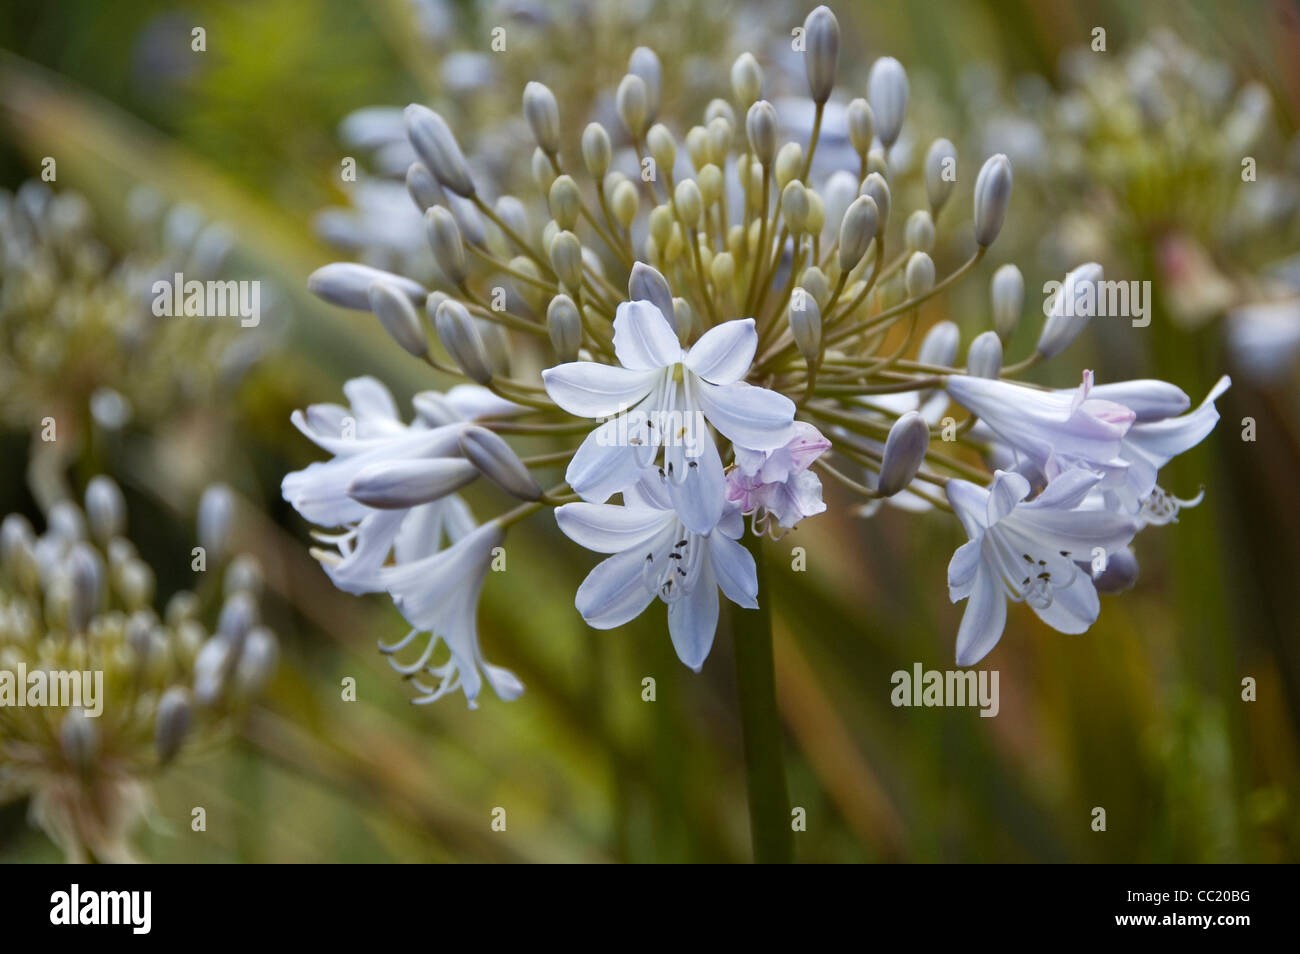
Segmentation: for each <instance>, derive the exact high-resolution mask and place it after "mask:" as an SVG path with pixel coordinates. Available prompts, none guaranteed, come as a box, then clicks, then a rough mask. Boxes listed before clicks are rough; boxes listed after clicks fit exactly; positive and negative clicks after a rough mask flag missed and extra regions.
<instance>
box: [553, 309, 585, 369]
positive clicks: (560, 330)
mask: <svg viewBox="0 0 1300 954" xmlns="http://www.w3.org/2000/svg"><path fill="white" fill-rule="evenodd" d="M546 333H547V334H548V335H549V336H550V338H551V346H552V347H553V348H554V349H555V356H556V357H557V358H559V359H560V361H562V362H565V361H577V360H578V349H579V348H580V347H581V346H582V316H581V315H580V314H578V306H577V305H575V304H574V303H573V299H572V298H570V297H569V296H568V295H556V296H555V297H554V298H552V299H551V303H550V305H548V306H547V308H546Z"/></svg>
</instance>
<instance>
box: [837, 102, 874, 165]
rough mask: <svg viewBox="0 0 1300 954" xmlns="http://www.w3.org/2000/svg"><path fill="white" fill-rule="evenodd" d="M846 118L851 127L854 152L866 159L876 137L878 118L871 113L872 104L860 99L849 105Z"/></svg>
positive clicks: (851, 141)
mask: <svg viewBox="0 0 1300 954" xmlns="http://www.w3.org/2000/svg"><path fill="white" fill-rule="evenodd" d="M844 118H845V122H846V123H847V124H848V127H849V142H850V143H851V144H852V145H853V151H854V152H856V153H857V154H858V155H859V156H861V157H862V158H864V159H865V158H866V156H867V153H869V152H870V151H871V143H872V140H874V139H875V137H876V117H875V115H874V114H873V113H872V112H871V106H870V104H869V103H868V102H867V101H866V100H865V99H862V98H861V97H858V98H857V99H855V100H853V101H852V102H850V103H849V105H848V107H847V108H846V109H845V111H844Z"/></svg>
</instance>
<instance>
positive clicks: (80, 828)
mask: <svg viewBox="0 0 1300 954" xmlns="http://www.w3.org/2000/svg"><path fill="white" fill-rule="evenodd" d="M229 502H230V494H229V491H228V490H226V489H225V488H223V487H221V486H220V485H217V486H214V487H213V488H210V489H209V490H208V491H207V492H206V493H205V496H204V499H203V501H202V503H201V507H200V539H202V540H204V542H205V543H206V544H207V545H208V546H209V547H212V548H213V549H212V555H213V556H214V559H215V557H216V555H217V554H219V553H220V552H221V549H222V548H223V547H224V542H225V539H226V538H227V537H228V530H229V515H230V510H231V508H230V506H229ZM125 524H126V507H125V501H124V500H123V497H122V492H121V490H120V489H119V488H118V486H117V485H116V484H115V483H114V482H113V481H112V480H111V479H110V478H108V477H104V476H98V477H95V478H93V479H92V480H91V481H90V483H89V484H88V485H87V487H86V495H85V509H84V511H83V510H82V509H80V508H78V507H77V505H76V504H75V503H72V502H71V501H67V500H65V501H61V502H59V503H57V504H55V505H54V506H53V507H52V508H51V509H50V511H49V513H48V516H47V527H46V530H45V532H44V533H42V534H40V535H39V536H38V535H37V534H36V533H35V532H34V530H33V528H32V526H31V524H30V523H29V522H28V521H27V519H26V518H25V517H23V516H21V515H19V514H10V515H8V516H7V517H5V518H4V521H3V522H2V523H0V801H8V800H10V799H14V798H27V799H29V800H30V816H31V818H32V820H33V821H34V822H35V823H36V824H38V825H39V826H40V827H41V828H42V829H43V830H44V831H45V832H46V833H47V834H48V835H49V836H50V838H51V839H53V840H54V841H55V842H56V843H57V844H58V845H59V846H60V848H61V849H62V850H63V851H64V853H65V854H66V855H67V857H68V859H69V860H70V861H86V860H98V861H128V860H131V859H132V857H133V851H132V848H131V845H130V842H129V836H130V833H131V830H132V829H133V827H134V826H135V824H136V822H137V821H139V819H140V817H141V815H142V813H143V811H144V810H145V808H146V806H147V801H148V792H149V789H148V783H149V780H150V779H151V778H152V777H154V776H155V775H156V774H157V773H158V772H159V771H161V770H162V769H163V768H164V767H166V766H167V765H169V764H170V763H172V762H173V760H175V759H176V758H177V757H178V755H185V756H189V755H192V754H196V753H198V752H201V751H204V750H205V749H210V748H211V747H213V746H214V745H216V744H219V743H220V742H221V741H222V740H223V739H225V738H226V737H228V736H229V734H230V730H231V727H232V726H233V725H234V724H235V720H236V719H237V717H238V715H239V714H240V713H241V712H242V711H243V710H244V709H245V708H246V707H247V705H248V704H249V702H250V701H251V700H253V699H254V698H256V696H257V695H258V693H259V692H260V691H261V689H262V688H263V686H264V685H265V684H266V682H267V680H268V679H269V678H270V676H271V674H272V672H273V670H274V666H275V661H276V656H277V652H278V650H277V643H276V639H275V636H274V635H273V634H272V633H271V631H270V630H269V629H267V628H266V627H265V626H264V625H262V623H261V621H260V610H259V599H260V594H261V588H262V573H261V569H260V567H259V566H258V564H257V562H256V560H255V559H254V558H253V557H251V556H248V555H239V556H237V557H235V558H234V559H233V560H230V561H228V562H226V561H222V580H221V585H219V586H214V587H200V588H199V590H198V591H197V592H189V591H181V592H178V593H175V594H174V595H173V596H172V597H171V598H170V599H169V600H168V601H167V602H166V605H165V607H164V608H163V610H162V612H161V614H160V613H159V612H158V611H157V610H156V609H155V608H154V607H155V592H154V590H155V576H154V572H153V570H152V569H151V568H150V566H149V564H148V563H146V562H145V561H144V560H142V559H141V557H140V555H139V554H138V552H137V551H136V548H135V546H134V545H133V544H132V543H131V541H130V539H128V538H127V537H126V536H125V529H126V527H125ZM213 570H214V571H215V570H216V567H213ZM213 582H214V583H215V582H216V579H215V577H214V580H213ZM205 590H211V592H210V595H209V596H208V597H207V598H206V599H205V598H203V597H201V596H200V595H198V593H202V592H204V591H205ZM218 591H223V592H218ZM217 603H219V611H217V606H216V604H217ZM206 604H213V606H212V609H213V610H214V611H216V612H214V613H206V612H205V605H206ZM204 615H215V616H216V620H215V628H214V629H212V631H211V632H210V631H209V629H208V628H207V627H206V626H205V625H204V622H203V617H204Z"/></svg>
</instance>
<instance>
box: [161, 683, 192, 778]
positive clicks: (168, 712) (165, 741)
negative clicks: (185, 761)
mask: <svg viewBox="0 0 1300 954" xmlns="http://www.w3.org/2000/svg"><path fill="white" fill-rule="evenodd" d="M193 716H194V701H193V696H192V695H191V693H190V691H189V689H187V688H185V687H184V686H172V687H171V688H170V689H168V690H167V691H166V692H164V693H163V694H162V697H161V698H160V699H159V700H158V711H157V712H156V713H155V715H154V729H153V739H154V749H155V750H156V751H157V753H158V762H159V764H160V765H166V764H167V763H168V762H170V761H171V760H172V759H174V758H175V757H176V753H177V752H179V751H180V749H181V744H182V743H184V741H185V736H186V735H187V734H188V733H189V731H190V721H191V720H192V718H193Z"/></svg>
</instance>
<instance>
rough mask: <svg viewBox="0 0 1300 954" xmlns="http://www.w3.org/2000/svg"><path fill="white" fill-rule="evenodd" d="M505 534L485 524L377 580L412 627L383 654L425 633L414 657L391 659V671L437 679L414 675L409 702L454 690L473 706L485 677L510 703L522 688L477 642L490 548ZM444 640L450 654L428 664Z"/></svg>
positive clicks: (385, 571)
mask: <svg viewBox="0 0 1300 954" xmlns="http://www.w3.org/2000/svg"><path fill="white" fill-rule="evenodd" d="M504 539H505V534H504V531H503V530H502V528H501V524H500V523H498V522H496V521H490V522H488V523H485V524H483V526H481V527H479V528H477V529H476V530H474V531H472V532H471V533H469V534H467V535H466V536H464V537H462V538H461V539H460V540H458V541H457V542H456V543H454V544H452V545H451V546H450V547H448V548H447V549H446V550H443V551H442V552H440V553H434V554H432V555H429V556H425V557H422V558H420V559H417V560H413V561H410V562H405V563H399V564H397V565H395V566H389V567H384V568H383V569H381V570H380V571H379V581H380V583H381V584H382V585H383V587H384V588H385V589H387V590H388V592H389V593H390V594H391V595H392V597H393V603H394V604H395V605H396V606H397V608H398V610H399V611H400V612H401V614H402V615H403V616H404V617H405V618H406V621H407V622H408V623H410V624H411V626H412V627H413V628H412V629H411V631H410V632H409V633H407V634H406V636H405V637H403V638H402V639H400V640H398V642H396V643H394V644H393V645H391V646H381V648H382V649H383V651H384V652H385V653H389V654H392V653H396V652H400V651H401V650H402V649H405V648H406V647H407V646H408V645H410V644H411V643H412V642H415V641H416V637H417V636H419V635H420V634H421V633H428V634H429V638H428V640H427V641H426V642H425V644H424V648H423V649H422V650H421V651H420V654H419V655H418V656H417V657H416V659H415V661H414V662H410V663H399V662H397V660H396V659H394V658H391V657H390V659H389V663H390V664H391V665H392V666H393V668H394V669H395V670H397V671H398V672H400V673H402V674H403V675H405V676H411V677H414V676H415V674H416V673H419V672H421V671H423V672H425V673H428V674H429V675H432V676H434V677H436V678H437V679H438V684H437V685H436V686H426V685H424V684H423V683H421V682H420V681H419V680H418V679H415V678H412V679H411V684H412V685H414V686H415V687H416V689H417V690H418V691H419V692H420V693H421V695H419V696H417V697H416V698H415V699H413V700H412V702H414V703H416V704H417V705H423V704H425V703H429V702H433V701H435V700H437V699H440V698H441V697H442V696H444V695H446V694H447V693H449V692H453V691H455V690H456V689H460V690H461V691H462V692H464V693H465V699H466V700H467V701H468V702H469V707H470V708H471V709H473V708H476V707H477V705H478V702H477V699H478V694H479V691H480V689H481V688H482V685H483V680H484V679H486V680H487V682H488V684H489V685H490V686H491V687H492V690H493V691H494V692H495V693H496V694H497V696H498V697H499V698H501V699H502V700H504V701H506V702H510V701H512V700H514V699H517V698H519V695H520V694H521V693H522V692H523V691H524V686H523V683H521V682H520V681H519V679H518V677H516V676H515V674H514V673H512V672H510V671H509V670H508V669H502V668H501V667H500V666H493V665H492V664H490V663H488V662H487V661H486V660H484V659H483V651H482V650H481V649H480V648H479V643H478V623H477V620H476V617H477V615H478V599H479V594H480V593H481V592H482V590H483V583H484V580H485V579H486V578H487V573H488V569H489V568H490V566H491V563H492V557H493V555H494V554H493V551H494V550H495V549H496V548H497V547H499V546H500V545H501V543H502V541H503V540H504ZM440 644H445V645H446V647H447V649H448V651H449V653H450V658H449V659H448V660H447V661H446V662H443V663H437V664H434V663H431V662H430V660H431V659H432V658H433V653H434V650H435V649H437V647H438V646H439V645H440Z"/></svg>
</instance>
